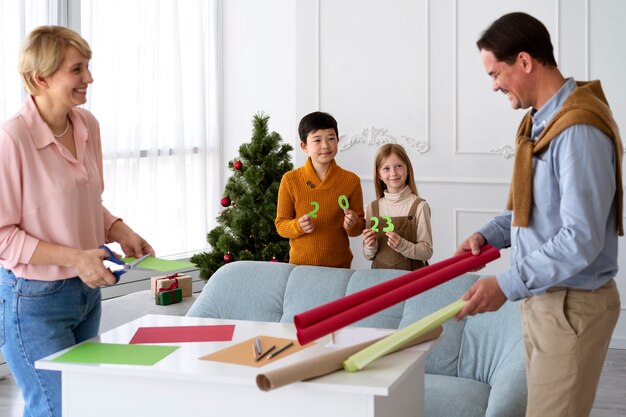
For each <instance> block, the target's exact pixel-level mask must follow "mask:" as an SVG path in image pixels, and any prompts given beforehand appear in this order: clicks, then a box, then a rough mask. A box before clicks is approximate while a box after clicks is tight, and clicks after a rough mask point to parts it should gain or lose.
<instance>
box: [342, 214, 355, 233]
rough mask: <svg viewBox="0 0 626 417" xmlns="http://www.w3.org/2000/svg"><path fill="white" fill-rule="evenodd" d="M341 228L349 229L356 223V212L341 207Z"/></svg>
mask: <svg viewBox="0 0 626 417" xmlns="http://www.w3.org/2000/svg"><path fill="white" fill-rule="evenodd" d="M343 215H344V216H343V228H344V229H346V230H349V229H351V228H352V226H354V224H355V223H356V218H357V215H356V212H355V211H353V210H350V209H343Z"/></svg>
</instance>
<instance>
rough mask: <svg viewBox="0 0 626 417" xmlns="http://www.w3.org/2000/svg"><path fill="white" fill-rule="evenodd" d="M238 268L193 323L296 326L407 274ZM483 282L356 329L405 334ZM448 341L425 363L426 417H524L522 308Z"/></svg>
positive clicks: (197, 306) (432, 293)
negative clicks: (297, 319) (323, 307)
mask: <svg viewBox="0 0 626 417" xmlns="http://www.w3.org/2000/svg"><path fill="white" fill-rule="evenodd" d="M403 273H404V271H397V270H380V269H379V270H350V269H337V268H324V267H311V266H295V265H291V264H284V263H275V262H254V261H239V262H233V263H230V264H227V265H225V266H223V267H222V268H220V269H219V270H218V271H217V272H216V273H215V274H214V275H213V276H212V277H211V279H210V280H209V282H208V283H207V284H206V285H205V287H204V289H203V291H202V293H201V294H200V295H199V297H198V298H197V300H196V301H195V302H194V303H193V305H192V306H191V308H190V309H189V311H188V312H187V315H188V316H195V317H214V318H224V319H236V320H256V321H271V322H293V316H294V315H295V314H297V313H299V312H302V311H305V310H308V309H310V308H313V307H315V306H318V305H320V304H324V303H326V302H329V301H332V300H334V299H337V298H340V297H343V296H345V295H347V294H351V293H353V292H356V291H359V290H361V289H364V288H367V287H370V286H372V285H375V284H378V283H380V282H383V281H385V280H388V279H391V278H394V277H396V276H399V275H401V274H403ZM478 278H479V277H478V275H475V274H465V275H462V276H460V277H457V278H455V279H453V280H451V281H449V282H447V283H445V284H442V285H440V286H438V287H436V288H433V289H431V290H429V291H427V292H425V293H423V294H420V295H418V296H416V297H413V298H410V299H408V300H406V301H405V302H402V303H400V304H397V305H395V306H392V307H390V308H388V309H386V310H383V311H381V312H379V313H377V314H375V315H372V316H370V317H367V318H365V319H363V320H361V321H359V322H357V323H355V324H354V325H355V326H365V327H376V328H402V327H405V326H407V325H408V324H410V323H412V322H414V321H416V320H418V319H420V318H422V317H424V316H425V315H427V314H430V313H432V312H434V311H436V310H438V309H440V308H441V307H444V306H446V305H448V304H450V303H451V302H453V301H455V300H457V299H459V298H460V297H461V295H462V294H463V293H464V292H465V290H466V289H467V288H469V287H470V286H471V285H472V283H474V282H475V281H476V280H477V279H478ZM444 332H445V333H444V337H443V340H442V341H441V343H440V344H439V345H438V346H437V347H436V349H435V350H434V351H433V352H432V353H431V354H430V355H429V357H428V359H427V360H426V365H425V370H426V384H425V386H426V392H425V399H426V400H425V401H426V404H425V408H426V416H428V417H454V416H462V417H473V416H489V417H523V416H524V414H525V409H526V376H525V370H524V358H523V348H522V339H521V332H520V320H519V312H518V305H517V304H516V303H506V304H505V305H504V306H503V307H502V308H501V309H500V310H498V311H497V312H494V313H489V314H482V315H478V316H474V317H469V318H467V319H465V320H463V321H461V322H457V321H455V320H451V321H449V322H447V323H446V324H445V325H444Z"/></svg>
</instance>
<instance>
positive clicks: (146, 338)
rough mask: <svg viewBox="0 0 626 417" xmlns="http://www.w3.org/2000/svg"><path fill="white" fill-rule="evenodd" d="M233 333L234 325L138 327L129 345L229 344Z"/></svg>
mask: <svg viewBox="0 0 626 417" xmlns="http://www.w3.org/2000/svg"><path fill="white" fill-rule="evenodd" d="M234 332H235V325H234V324H225V325H212V326H163V327H140V328H138V329H137V331H136V332H135V335H134V336H133V338H132V339H131V340H130V342H129V343H130V344H139V343H184V342H229V341H231V340H233V333H234Z"/></svg>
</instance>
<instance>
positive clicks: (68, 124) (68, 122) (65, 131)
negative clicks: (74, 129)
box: [52, 117, 70, 138]
mask: <svg viewBox="0 0 626 417" xmlns="http://www.w3.org/2000/svg"><path fill="white" fill-rule="evenodd" d="M69 128H70V118H69V117H68V118H67V123H66V124H65V130H64V131H63V133H60V134H58V135H55V134H54V132H52V136H54V137H55V138H60V137H62V136H65V134H66V133H67V131H68V130H69Z"/></svg>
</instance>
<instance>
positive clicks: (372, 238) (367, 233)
mask: <svg viewBox="0 0 626 417" xmlns="http://www.w3.org/2000/svg"><path fill="white" fill-rule="evenodd" d="M363 242H365V244H366V245H367V246H369V247H370V248H373V247H375V246H377V245H378V242H377V241H376V233H375V232H373V231H372V229H364V230H363Z"/></svg>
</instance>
